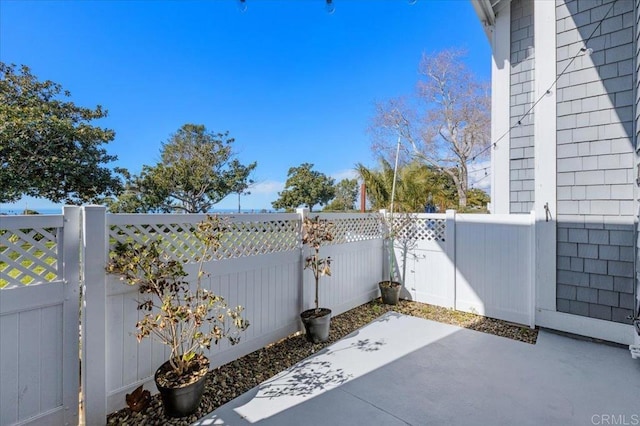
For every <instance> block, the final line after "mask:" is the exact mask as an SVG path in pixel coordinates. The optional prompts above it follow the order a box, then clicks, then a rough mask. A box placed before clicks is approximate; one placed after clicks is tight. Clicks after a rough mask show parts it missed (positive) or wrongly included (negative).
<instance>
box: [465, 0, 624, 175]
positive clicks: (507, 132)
mask: <svg viewBox="0 0 640 426" xmlns="http://www.w3.org/2000/svg"><path fill="white" fill-rule="evenodd" d="M617 1H618V0H613V2H611V6H609V9H608V10H607V13H605V14H604V16H603V17H602V19H600V21H599V22H598V25H596V26H595V28H594V29H593V31H592V32H591V34H590V35H589V37H587V39H586V40H585V41H584V44H585V46H584V47H581V48H580V49H579V50H578V51H577V52H576V54H575V55H573V56H572V57H571V59H570V60H569V62H568V63H567V65H566V66H565V67H564V69H563V70H562V71H561V72H560V74H558V75H557V76H556V79H555V80H553V83H551V85H550V86H549V88H548V89H547V90H546V91H545V92H544V94H542V95H541V96H540V97H539V98H538V99H537V100H536V101H535V102H534V103H533V105H531V108H529V109H528V110H527V111H526V112H525V113H524V114H522V116H521V117H520V118H519V119H518V121H517V122H516V123H515V124H513V125H511V126H510V127H509V128H508V129H507V131H506V132H504V133H503V134H502V135H501V136H500V137H499V138H498V139H496V140H495V142H493V143H491V144H489V145H487V146H486V147H484V148H483V149H482V150H481V151H480V152H479V153H477V154H476V155H474V156H473V157H471V162H474V161H476V159H477V158H478V157H479V156H481V155H482V154H484V153H485V152H487V151H488V150H489V149H490V148H491V147H493V148H494V149H495V148H497V146H498V143H499V142H500V141H501V140H502V139H504V138H505V137H506V136H507V135H508V134H509V132H511V130H513V129H514V128H516V127H517V126H520V125H521V124H522V120H524V119H525V118H527V116H528V115H529V114H531V111H533V109H534V108H535V107H536V105H538V103H540V101H541V100H542V99H543V98H544V97H546V96H547V95H549V94H550V93H551V89H553V87H554V86H555V85H556V84H557V83H558V80H560V78H561V77H562V76H563V75H564V74H565V73H566V72H567V70H568V69H569V67H570V66H571V64H573V61H575V60H576V58H577V57H578V56H579V55H580V54H589V52H590V51H591V52H593V49H591V48H588V47H586V46H587V43H589V41H590V40H591V39H592V38H593V36H594V35H595V34H596V32H597V31H598V29H600V26H601V25H602V23H603V22H604V20H605V19H607V17H608V16H609V13H610V12H611V11H612V10H613V6H615V4H616V2H617Z"/></svg>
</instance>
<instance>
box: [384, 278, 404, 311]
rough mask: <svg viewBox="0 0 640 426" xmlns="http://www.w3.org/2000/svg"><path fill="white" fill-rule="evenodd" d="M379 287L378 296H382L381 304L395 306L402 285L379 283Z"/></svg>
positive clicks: (389, 282)
mask: <svg viewBox="0 0 640 426" xmlns="http://www.w3.org/2000/svg"><path fill="white" fill-rule="evenodd" d="M378 287H380V295H381V296H382V303H384V304H385V305H397V304H398V301H399V300H400V290H401V289H402V284H400V283H399V282H396V281H381V282H379V283H378Z"/></svg>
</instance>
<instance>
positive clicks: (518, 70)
mask: <svg viewBox="0 0 640 426" xmlns="http://www.w3.org/2000/svg"><path fill="white" fill-rule="evenodd" d="M533 43H534V34H533V2H531V1H527V0H514V1H512V2H511V87H510V89H511V105H510V120H511V125H514V124H516V123H517V122H518V121H519V120H520V118H521V117H522V115H524V113H525V112H527V111H528V110H529V109H530V108H531V106H532V105H533V96H534V68H533ZM533 119H534V117H533V114H530V115H529V116H527V117H526V118H525V119H524V120H522V121H521V124H520V125H519V126H517V127H515V128H513V129H512V130H511V135H510V136H511V141H510V144H511V147H510V152H509V157H510V164H509V169H510V170H511V182H510V188H509V211H510V212H511V213H529V212H530V211H531V210H532V209H533V203H534V157H533V140H534V138H533Z"/></svg>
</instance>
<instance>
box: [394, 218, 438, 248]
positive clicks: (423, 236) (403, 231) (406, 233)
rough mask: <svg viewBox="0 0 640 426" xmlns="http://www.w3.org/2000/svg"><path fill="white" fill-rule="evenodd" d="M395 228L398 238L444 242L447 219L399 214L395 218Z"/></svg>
mask: <svg viewBox="0 0 640 426" xmlns="http://www.w3.org/2000/svg"><path fill="white" fill-rule="evenodd" d="M393 229H394V234H395V236H396V239H397V240H405V241H409V240H413V241H435V242H444V240H445V238H444V236H445V230H446V220H445V219H435V218H424V217H417V216H397V217H394V218H393Z"/></svg>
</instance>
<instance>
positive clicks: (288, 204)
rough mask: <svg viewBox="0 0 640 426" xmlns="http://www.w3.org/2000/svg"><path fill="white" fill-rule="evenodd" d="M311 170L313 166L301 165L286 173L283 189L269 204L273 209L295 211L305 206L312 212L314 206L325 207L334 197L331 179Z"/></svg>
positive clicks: (308, 164)
mask: <svg viewBox="0 0 640 426" xmlns="http://www.w3.org/2000/svg"><path fill="white" fill-rule="evenodd" d="M312 169H313V164H310V163H303V164H301V165H300V166H299V167H291V168H290V169H289V172H288V173H287V182H286V183H285V189H284V190H283V191H282V192H279V193H278V196H279V197H280V198H278V199H277V200H276V201H274V202H273V203H271V205H272V206H273V208H274V209H287V210H291V209H295V208H297V207H300V206H305V207H307V208H308V209H309V211H313V206H315V205H316V204H320V205H325V204H327V203H328V202H329V201H330V200H331V199H332V198H333V197H334V195H335V188H334V186H333V182H334V181H333V179H332V178H330V177H328V176H327V175H325V174H324V173H320V172H318V171H316V170H312Z"/></svg>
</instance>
